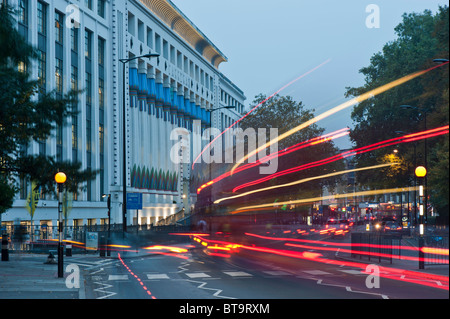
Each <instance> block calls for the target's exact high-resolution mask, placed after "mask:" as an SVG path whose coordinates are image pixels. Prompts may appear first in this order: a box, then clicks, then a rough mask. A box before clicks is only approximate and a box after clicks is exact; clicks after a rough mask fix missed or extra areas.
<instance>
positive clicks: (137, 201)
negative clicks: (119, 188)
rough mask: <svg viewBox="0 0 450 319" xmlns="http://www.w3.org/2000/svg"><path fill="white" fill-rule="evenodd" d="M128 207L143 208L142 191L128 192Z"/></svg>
mask: <svg viewBox="0 0 450 319" xmlns="http://www.w3.org/2000/svg"><path fill="white" fill-rule="evenodd" d="M127 209H142V194H141V193H127Z"/></svg>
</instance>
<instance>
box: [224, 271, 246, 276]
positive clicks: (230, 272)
mask: <svg viewBox="0 0 450 319" xmlns="http://www.w3.org/2000/svg"><path fill="white" fill-rule="evenodd" d="M223 273H224V274H227V275H229V276H231V277H251V276H252V275H251V274H249V273H246V272H244V271H224V272H223Z"/></svg>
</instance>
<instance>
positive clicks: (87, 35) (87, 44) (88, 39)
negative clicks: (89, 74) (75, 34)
mask: <svg viewBox="0 0 450 319" xmlns="http://www.w3.org/2000/svg"><path fill="white" fill-rule="evenodd" d="M91 34H92V32H91V31H88V30H85V31H84V55H85V57H86V58H88V59H91V55H92V51H91V49H92V36H91Z"/></svg>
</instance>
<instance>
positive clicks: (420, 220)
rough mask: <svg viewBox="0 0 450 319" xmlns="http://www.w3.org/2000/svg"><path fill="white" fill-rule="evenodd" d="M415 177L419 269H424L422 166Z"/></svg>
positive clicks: (424, 172)
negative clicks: (417, 190) (417, 199)
mask: <svg viewBox="0 0 450 319" xmlns="http://www.w3.org/2000/svg"><path fill="white" fill-rule="evenodd" d="M415 173H416V176H417V177H418V178H419V184H420V185H419V205H420V206H419V269H424V268H425V261H424V252H423V246H424V233H425V229H424V210H425V209H426V206H425V208H424V205H426V201H425V198H426V188H425V189H424V185H423V184H424V183H423V182H424V179H425V176H426V175H427V170H426V168H425V167H423V166H417V167H416V171H415Z"/></svg>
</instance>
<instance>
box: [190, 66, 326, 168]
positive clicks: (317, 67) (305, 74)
mask: <svg viewBox="0 0 450 319" xmlns="http://www.w3.org/2000/svg"><path fill="white" fill-rule="evenodd" d="M330 61H331V59H328V60H326V61H325V62H322V63H321V64H319V65H318V66H316V67H314V68H312V69H311V70H309V71H308V72H306V73H303V74H302V75H300V76H299V77H297V78H296V79H294V80H292V81H291V82H289V83H287V84H285V85H284V86H283V87H281V88H280V89H278V91H276V92H274V93H273V94H272V95H270V96H269V97H268V98H266V99H264V101H262V102H260V103H259V104H258V105H256V106H255V107H253V108H252V109H251V110H250V111H249V112H248V113H247V114H245V115H244V116H243V117H241V118H240V119H239V120H237V121H236V122H234V123H233V124H231V125H230V126H229V127H227V128H226V129H225V130H224V131H223V132H221V133H220V134H219V135H217V136H216V137H215V138H214V139H213V140H212V141H211V142H209V144H207V145H206V146H205V147H204V148H203V150H202V151H201V152H200V154H199V155H198V156H197V157H196V158H195V160H194V162H193V163H192V170H193V169H194V166H195V164H196V163H197V161H198V160H199V158H200V157H201V156H202V155H203V153H204V152H205V151H206V150H207V149H208V148H209V147H210V146H211V145H212V144H213V143H214V142H215V141H216V140H217V139H218V138H219V137H220V136H221V135H223V134H224V133H225V132H227V131H228V130H229V129H231V128H232V127H233V126H235V125H236V124H237V123H239V122H240V121H242V120H243V119H244V118H246V117H247V116H248V115H249V114H250V113H252V112H253V111H254V110H256V109H257V108H258V107H260V106H261V105H262V104H264V103H265V102H267V101H268V100H270V99H271V98H272V97H274V96H275V95H277V94H278V93H280V92H281V91H283V90H284V89H286V88H287V87H289V86H291V85H292V84H294V83H295V82H297V81H298V80H300V79H301V78H303V77H305V76H307V75H308V74H310V73H312V72H313V71H315V70H317V69H319V68H320V67H322V66H324V65H325V64H327V63H328V62H330Z"/></svg>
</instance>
